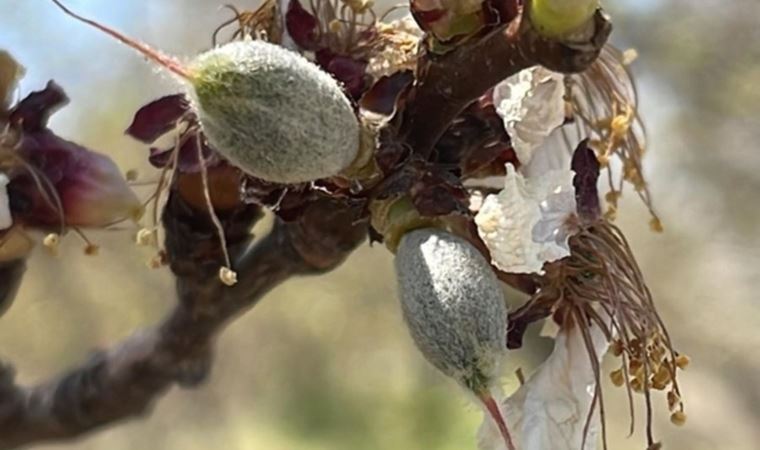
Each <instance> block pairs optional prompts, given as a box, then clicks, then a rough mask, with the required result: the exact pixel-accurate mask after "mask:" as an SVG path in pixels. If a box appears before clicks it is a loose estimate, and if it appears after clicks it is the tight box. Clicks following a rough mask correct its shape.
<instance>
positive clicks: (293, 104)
mask: <svg viewBox="0 0 760 450" xmlns="http://www.w3.org/2000/svg"><path fill="white" fill-rule="evenodd" d="M52 1H53V3H54V4H55V5H57V6H58V7H59V8H60V9H61V10H63V11H64V12H65V13H66V14H68V15H69V16H71V17H73V18H75V19H76V20H79V21H81V22H83V23H86V24H87V25H90V26H92V27H94V28H96V29H98V30H100V31H102V32H103V33H106V34H107V35H109V36H111V37H113V38H114V39H117V40H119V41H121V42H122V43H124V44H126V45H128V46H129V47H131V48H133V49H135V50H136V51H138V52H139V53H140V54H142V55H143V56H145V57H146V58H148V59H150V60H151V61H153V62H154V63H156V64H158V65H160V66H161V67H163V68H165V69H167V70H168V71H169V72H171V73H172V74H174V75H176V76H177V77H178V78H179V79H180V80H182V82H183V83H185V85H186V86H187V87H188V91H189V92H188V94H189V96H190V97H191V98H192V100H193V106H194V109H195V112H196V113H197V115H198V118H199V121H200V123H201V127H202V128H203V131H204V133H205V135H206V137H207V139H208V141H209V143H210V144H211V145H212V146H213V147H214V148H215V149H216V150H217V151H218V152H219V153H220V154H222V156H224V157H225V158H227V159H228V160H229V161H230V162H231V163H232V164H233V165H236V166H238V167H239V168H240V169H242V170H243V171H244V172H247V173H248V174H250V175H253V176H255V177H257V178H261V179H262V180H266V181H271V182H274V183H283V184H292V183H303V182H308V181H314V180H318V179H320V178H327V177H332V176H335V175H338V174H339V173H340V172H342V171H343V170H344V169H347V168H348V167H349V166H350V165H351V163H352V162H353V161H354V159H355V158H356V156H357V155H358V153H359V146H360V125H359V120H358V119H357V118H356V115H355V114H354V110H353V107H352V106H351V103H350V102H349V100H348V98H347V97H346V96H345V95H344V94H343V90H342V89H341V87H340V85H339V84H338V82H337V81H336V80H335V79H334V78H332V77H331V76H330V75H329V74H327V73H326V72H323V71H322V70H321V69H320V68H319V67H317V66H316V65H314V64H313V63H311V62H309V61H308V60H306V59H305V58H304V57H303V56H301V55H299V54H297V53H295V52H291V51H290V50H287V49H285V48H282V47H280V46H278V45H274V44H270V43H267V42H263V41H253V40H250V39H248V40H244V41H237V42H231V43H229V44H225V45H223V46H221V47H217V48H215V49H213V50H209V51H207V52H205V53H203V54H201V55H199V56H197V57H196V58H195V59H193V60H192V61H191V62H190V64H187V65H185V64H182V63H180V62H179V61H177V60H176V59H175V58H172V57H169V56H166V55H164V54H162V53H161V52H159V51H157V50H154V49H152V48H150V47H149V46H147V45H146V44H143V43H142V42H139V41H136V40H134V39H131V38H129V37H128V36H125V35H124V34H122V33H119V32H118V31H116V30H113V29H111V28H109V27H107V26H105V25H102V24H100V23H98V22H96V21H94V20H91V19H88V18H86V17H83V16H80V15H79V14H76V13H74V12H73V11H71V10H70V9H68V8H67V7H66V6H65V5H63V4H62V3H61V2H60V1H59V0H52Z"/></svg>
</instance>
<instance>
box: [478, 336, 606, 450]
mask: <svg viewBox="0 0 760 450" xmlns="http://www.w3.org/2000/svg"><path fill="white" fill-rule="evenodd" d="M588 331H589V335H590V336H591V340H592V342H593V346H594V352H595V354H596V357H597V358H598V359H601V357H602V356H603V355H604V354H605V353H606V352H607V348H608V346H609V343H608V342H607V339H606V337H605V335H604V333H603V332H602V330H601V329H599V327H597V326H596V325H592V326H591V328H590V329H589V330H588ZM595 389H596V377H595V376H594V370H593V367H592V365H591V356H590V355H589V351H588V349H587V347H586V344H585V342H584V338H583V334H582V332H581V329H580V328H579V327H578V326H577V325H576V326H573V327H572V328H570V329H569V330H568V329H562V330H560V332H559V334H558V335H557V338H556V340H555V343H554V351H553V352H552V354H551V355H550V356H549V358H548V359H547V360H546V361H545V362H544V363H543V364H542V365H541V367H539V369H538V370H537V371H536V373H535V374H533V376H532V377H531V378H530V379H529V380H528V382H527V383H526V384H525V385H523V386H521V387H520V388H519V389H518V390H517V392H515V393H514V394H513V395H511V396H510V397H508V398H507V399H506V400H504V402H503V403H502V410H503V412H504V415H505V417H506V420H507V423H509V424H510V426H511V427H512V431H513V438H514V439H515V441H516V442H515V443H516V445H517V447H518V448H519V449H520V450H593V449H596V448H597V447H598V444H597V441H598V438H599V430H600V427H601V423H600V420H599V415H598V414H597V413H595V414H594V416H593V417H592V419H591V423H590V424H589V428H588V434H587V435H586V445H585V446H584V447H581V445H582V442H583V437H584V436H583V435H584V429H585V427H586V423H587V420H588V414H589V411H590V410H591V404H592V402H593V399H594V391H595ZM596 411H597V412H598V409H597V410H596ZM478 440H479V448H480V450H504V444H503V442H502V440H501V437H500V435H499V432H498V430H496V429H495V427H494V426H493V425H492V424H491V422H490V421H488V420H486V421H484V422H483V425H481V428H480V431H479V433H478Z"/></svg>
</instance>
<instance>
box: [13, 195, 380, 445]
mask: <svg viewBox="0 0 760 450" xmlns="http://www.w3.org/2000/svg"><path fill="white" fill-rule="evenodd" d="M260 217H261V211H260V209H259V208H258V207H253V206H246V207H242V208H239V209H238V210H235V211H233V212H232V213H230V214H227V215H225V216H222V217H220V218H221V220H222V222H223V225H224V228H225V231H226V233H227V238H228V241H229V243H230V249H231V251H232V254H233V255H239V256H238V257H237V258H236V263H235V264H234V268H235V270H236V271H237V272H238V274H239V277H240V278H239V282H238V284H237V285H235V286H234V287H231V288H230V287H226V286H224V285H222V284H221V282H219V280H218V277H217V271H218V269H219V267H220V264H221V254H220V249H219V244H218V241H217V240H216V235H215V233H214V230H213V226H212V223H211V222H210V220H209V219H208V216H207V213H205V212H198V211H196V210H193V209H192V208H191V207H189V206H188V205H187V204H186V203H185V202H184V201H182V200H181V198H180V197H179V195H176V194H172V195H171V197H170V200H169V202H168V204H167V207H166V209H165V211H164V216H163V222H164V226H165V228H166V232H167V239H166V248H167V253H168V257H169V262H170V265H171V268H172V271H173V272H174V273H175V274H176V276H177V284H176V289H177V294H178V305H177V306H176V307H175V308H174V310H173V311H172V312H171V313H170V314H169V315H168V316H167V317H166V318H165V319H164V320H163V322H161V323H160V324H159V325H158V326H157V327H155V328H150V329H146V330H143V331H140V332H137V333H135V334H134V335H132V336H130V337H129V338H127V339H126V340H125V341H124V342H122V343H121V344H119V345H117V346H115V347H114V348H112V349H110V350H107V351H103V352H99V353H97V354H95V355H93V356H92V357H91V358H90V360H89V361H87V362H86V363H85V364H83V365H82V366H81V367H77V368H75V369H72V370H70V371H68V372H67V373H65V374H62V375H60V376H57V377H54V378H53V379H51V380H50V381H47V382H45V383H42V384H39V385H36V386H31V387H24V386H19V385H16V384H15V383H14V373H13V369H12V368H11V367H8V366H0V449H3V450H5V449H11V448H16V447H19V446H22V445H27V444H31V443H38V442H42V441H50V440H56V441H61V440H66V439H71V438H75V437H78V436H81V435H83V434H85V433H87V432H90V431H93V430H96V429H98V428H101V427H103V426H105V425H109V424H113V423H114V422H117V421H121V420H124V419H129V418H134V417H138V416H141V415H143V414H145V413H146V412H147V411H149V409H150V407H151V406H152V404H153V402H154V401H155V400H156V399H158V398H159V397H161V396H162V395H163V394H165V393H166V391H167V390H168V389H169V388H170V387H171V386H172V385H174V384H179V385H181V386H184V387H192V386H196V385H198V384H199V383H201V382H202V381H203V380H205V379H206V378H207V375H208V373H209V369H210V367H211V360H212V348H213V344H214V341H215V336H216V334H217V333H218V332H219V331H220V330H221V329H223V327H224V326H225V324H226V323H228V322H229V321H231V320H232V319H234V318H235V317H236V316H237V315H239V314H240V313H242V312H243V311H245V310H246V309H248V308H250V307H252V306H253V305H254V304H255V303H256V302H257V300H258V299H260V298H261V297H262V296H263V295H264V294H266V293H267V292H269V291H270V290H271V289H272V288H273V287H275V286H276V285H278V284H279V283H281V282H282V281H284V280H286V279H288V278H289V277H291V276H294V275H308V274H318V273H322V272H325V271H328V270H331V269H333V268H334V267H336V266H338V265H339V264H340V263H341V262H342V261H343V260H344V259H345V258H346V257H347V256H348V254H349V253H350V252H351V250H353V249H354V248H355V247H356V246H357V245H359V244H360V243H361V242H362V241H363V240H364V239H365V237H366V224H364V223H355V215H354V211H352V210H351V209H350V208H347V207H345V206H343V205H340V204H338V203H336V202H333V201H329V200H325V201H318V202H315V203H314V204H312V205H311V206H309V207H308V209H307V211H306V212H305V214H304V215H303V217H302V218H301V219H299V220H298V221H297V222H294V223H289V224H285V223H282V222H279V221H278V222H277V223H276V224H275V226H274V228H273V230H272V231H271V232H270V233H269V234H268V235H267V236H266V237H264V238H263V239H262V240H261V241H260V242H258V243H256V244H255V245H254V246H252V247H250V244H251V240H252V237H251V235H250V233H249V230H250V228H251V226H252V225H253V224H254V223H255V222H256V221H257V220H258V219H259V218H260ZM249 247H250V248H249Z"/></svg>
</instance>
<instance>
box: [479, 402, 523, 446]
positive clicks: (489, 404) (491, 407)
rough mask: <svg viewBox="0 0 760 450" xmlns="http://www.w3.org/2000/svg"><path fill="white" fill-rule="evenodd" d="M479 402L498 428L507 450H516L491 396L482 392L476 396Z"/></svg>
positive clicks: (497, 406)
mask: <svg viewBox="0 0 760 450" xmlns="http://www.w3.org/2000/svg"><path fill="white" fill-rule="evenodd" d="M478 397H479V398H480V401H482V402H483V405H485V407H486V410H487V411H488V413H489V414H490V415H491V418H492V419H493V421H494V422H496V426H497V427H498V428H499V432H500V433H501V436H502V437H503V438H504V443H505V444H506V445H507V450H517V447H515V444H514V442H512V436H511V435H510V434H509V429H508V428H507V423H506V421H504V417H503V416H502V415H501V410H500V409H499V405H498V404H497V403H496V400H494V398H493V396H492V395H491V394H490V393H488V392H482V393H480V394H478Z"/></svg>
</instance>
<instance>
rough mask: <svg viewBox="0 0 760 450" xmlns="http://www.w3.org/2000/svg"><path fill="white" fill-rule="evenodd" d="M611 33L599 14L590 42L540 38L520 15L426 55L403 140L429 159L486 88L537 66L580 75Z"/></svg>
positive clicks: (405, 115)
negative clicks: (466, 41) (467, 40)
mask: <svg viewBox="0 0 760 450" xmlns="http://www.w3.org/2000/svg"><path fill="white" fill-rule="evenodd" d="M525 8H527V6H525ZM611 32H612V25H611V23H610V22H609V21H608V20H607V18H606V16H605V15H604V13H603V12H602V11H601V10H600V11H597V13H596V15H595V16H594V22H593V30H591V35H590V38H589V39H587V40H585V39H584V40H582V41H574V42H559V41H555V40H550V39H545V38H542V37H541V36H540V35H539V34H537V33H536V31H535V30H534V29H533V28H532V26H531V24H530V21H529V20H523V15H520V16H518V17H517V18H516V19H515V20H514V21H512V23H510V24H509V25H508V26H504V27H502V28H500V29H498V30H496V31H493V32H492V33H491V34H489V35H488V36H486V37H485V38H483V39H480V40H478V41H475V42H473V43H471V44H468V45H463V46H461V47H458V48H457V49H455V50H452V51H451V52H449V53H446V54H444V55H426V57H425V58H423V59H422V61H421V63H420V68H419V69H418V71H419V74H418V77H419V79H418V81H417V82H416V83H415V86H414V89H413V91H412V93H411V95H410V97H409V99H408V102H409V103H408V106H407V108H406V110H405V112H404V117H403V122H402V127H401V133H402V136H404V138H405V141H406V143H407V144H408V145H409V147H410V148H412V149H414V151H415V152H417V153H419V154H421V155H423V156H427V155H429V154H430V152H431V150H432V148H433V146H434V145H435V144H436V142H437V141H438V139H440V137H441V136H442V135H443V133H444V132H445V131H446V129H447V128H448V127H449V125H450V124H451V121H452V120H454V119H455V118H456V117H457V116H458V115H459V114H460V113H461V112H462V111H463V110H464V109H465V108H466V107H467V105H469V104H470V103H472V102H473V101H475V100H476V99H478V98H479V97H480V96H481V95H483V94H484V93H485V92H486V91H487V90H488V89H490V88H492V87H493V86H495V85H496V84H498V83H499V82H500V81H502V80H504V79H505V78H508V77H510V76H511V75H514V74H516V73H518V72H520V71H521V70H523V69H526V68H528V67H532V66H536V65H542V66H544V67H546V68H548V69H551V70H554V71H556V72H562V73H577V72H582V71H583V70H585V69H586V68H588V67H589V65H591V63H593V62H594V61H595V60H596V58H597V57H598V56H599V53H600V52H601V50H602V48H603V47H604V44H605V43H606V42H607V39H608V37H609V35H610V33H611Z"/></svg>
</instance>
